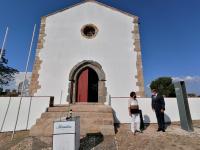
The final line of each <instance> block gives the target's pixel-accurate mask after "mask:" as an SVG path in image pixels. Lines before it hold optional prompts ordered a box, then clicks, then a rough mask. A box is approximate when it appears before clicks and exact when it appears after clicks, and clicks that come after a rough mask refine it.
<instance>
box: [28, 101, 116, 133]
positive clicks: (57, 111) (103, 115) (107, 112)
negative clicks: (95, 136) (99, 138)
mask: <svg viewBox="0 0 200 150" xmlns="http://www.w3.org/2000/svg"><path fill="white" fill-rule="evenodd" d="M70 109H72V112H73V113H72V115H73V116H80V134H81V136H85V135H86V134H87V133H97V132H101V133H102V134H103V135H114V134H115V132H114V120H113V111H112V108H111V107H110V106H107V105H103V104H98V103H77V104H71V105H70V106H69V105H56V106H54V107H49V108H48V109H47V112H44V113H43V114H42V115H41V118H39V119H37V121H36V124H35V125H34V126H32V128H31V129H30V136H52V134H53V121H55V120H57V119H59V118H62V117H66V116H67V115H69V113H68V112H67V111H68V110H70Z"/></svg>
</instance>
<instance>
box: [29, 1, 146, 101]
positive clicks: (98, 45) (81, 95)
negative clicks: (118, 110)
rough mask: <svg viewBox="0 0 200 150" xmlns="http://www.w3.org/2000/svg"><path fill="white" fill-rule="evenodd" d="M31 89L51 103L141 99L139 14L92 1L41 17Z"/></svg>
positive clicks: (141, 75) (142, 87) (141, 72)
mask: <svg viewBox="0 0 200 150" xmlns="http://www.w3.org/2000/svg"><path fill="white" fill-rule="evenodd" d="M29 90H30V94H31V95H32V96H54V98H55V104H59V103H65V102H66V101H67V102H69V103H75V102H98V103H104V102H106V100H107V99H108V97H109V96H112V97H127V96H129V92H130V91H136V92H137V94H138V96H140V97H143V96H144V81H143V70H142V58H141V48H140V35H139V28H138V17H137V16H134V15H132V14H129V13H126V12H123V11H120V10H117V9H115V8H112V7H110V6H107V5H105V4H102V3H100V2H97V1H93V0H88V1H83V2H81V3H79V4H76V5H75V6H72V7H70V8H66V9H63V10H60V11H58V12H55V13H52V14H49V15H47V16H44V17H42V19H41V26H40V33H39V39H38V44H37V50H36V56H35V63H34V67H33V71H32V79H31V84H30V89H29Z"/></svg>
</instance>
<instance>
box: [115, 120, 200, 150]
mask: <svg viewBox="0 0 200 150" xmlns="http://www.w3.org/2000/svg"><path fill="white" fill-rule="evenodd" d="M156 130H157V125H156V124H151V125H149V126H148V127H147V128H146V129H145V130H144V131H143V133H138V134H137V135H135V136H134V135H133V133H132V132H131V131H130V125H128V124H121V125H120V127H119V128H118V132H117V134H116V137H117V145H118V149H119V150H160V149H162V150H200V122H199V123H194V132H186V131H184V130H182V129H180V126H179V125H178V124H176V125H170V126H168V127H167V129H166V132H157V131H156Z"/></svg>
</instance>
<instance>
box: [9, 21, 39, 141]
mask: <svg viewBox="0 0 200 150" xmlns="http://www.w3.org/2000/svg"><path fill="white" fill-rule="evenodd" d="M35 29H36V24H35V25H34V29H33V34H32V39H31V45H30V48H29V54H28V59H27V63H26V69H25V75H24V81H23V84H22V90H21V98H20V101H19V106H18V112H17V118H16V122H15V127H14V129H13V133H12V137H11V140H12V139H13V137H14V134H15V130H16V127H17V122H18V118H19V112H20V107H21V102H22V97H23V92H24V83H25V80H26V76H27V70H28V65H29V60H30V55H31V50H32V45H33V39H34V36H35Z"/></svg>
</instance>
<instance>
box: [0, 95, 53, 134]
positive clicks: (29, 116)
mask: <svg viewBox="0 0 200 150" xmlns="http://www.w3.org/2000/svg"><path fill="white" fill-rule="evenodd" d="M20 98H21V97H0V128H1V132H7V131H13V129H14V127H15V122H16V119H17V112H18V107H19V103H20ZM9 100H10V105H8V104H9ZM49 102H50V97H23V98H22V100H21V107H20V111H19V117H18V121H17V126H16V131H18V130H27V129H30V128H31V127H32V126H33V125H34V124H35V123H36V120H37V119H38V118H40V116H41V114H42V113H43V112H45V111H46V108H47V107H48V106H49ZM7 108H8V109H7Z"/></svg>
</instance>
